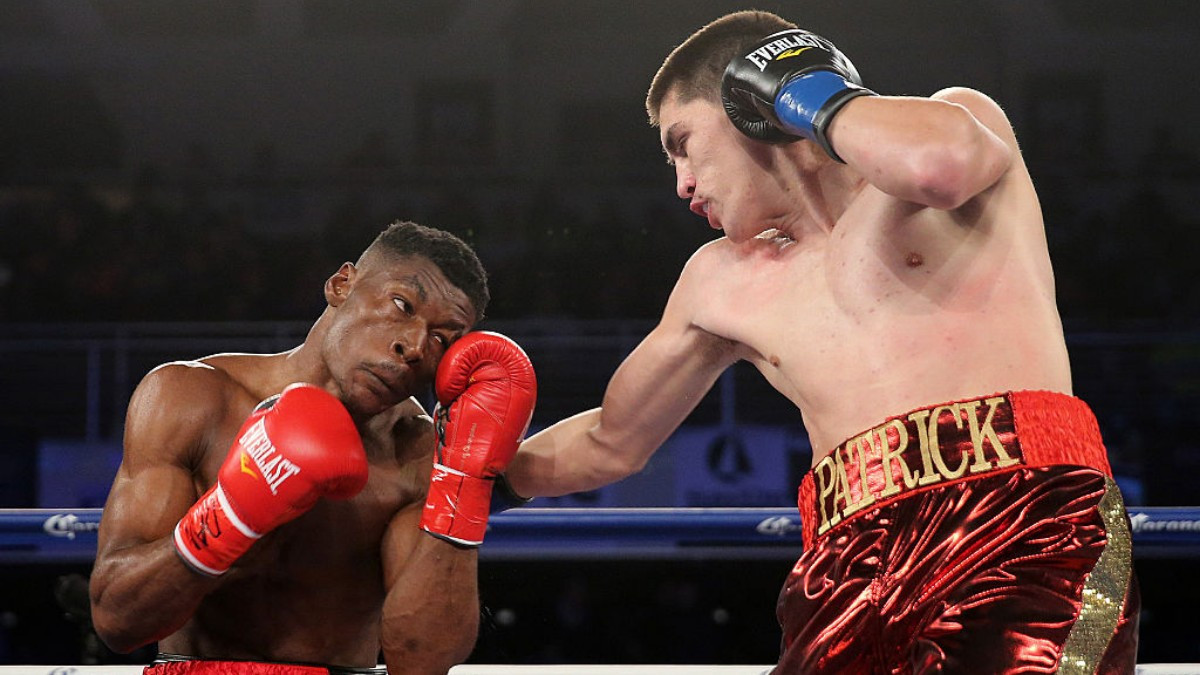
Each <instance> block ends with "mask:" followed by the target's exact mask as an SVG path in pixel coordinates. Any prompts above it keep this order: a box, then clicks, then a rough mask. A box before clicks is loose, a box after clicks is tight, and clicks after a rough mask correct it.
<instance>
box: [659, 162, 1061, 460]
mask: <svg viewBox="0 0 1200 675" xmlns="http://www.w3.org/2000/svg"><path fill="white" fill-rule="evenodd" d="M1027 181H1028V179H1027V177H1026V176H1025V175H1024V173H1023V171H1022V172H1019V173H1018V174H1016V175H1013V176H1010V177H1008V178H1006V179H1005V180H1004V181H1002V183H1001V184H999V185H997V186H996V187H994V188H993V190H992V194H990V195H987V196H986V197H984V198H985V199H989V200H991V201H993V202H1004V203H1003V204H996V203H993V204H991V205H989V207H988V208H987V210H986V211H987V213H988V214H989V216H988V217H985V218H983V219H981V220H979V221H976V222H973V223H968V224H964V223H963V222H961V219H957V218H955V217H954V215H953V214H951V213H947V212H944V211H936V210H932V209H921V210H916V211H915V212H914V210H913V209H905V208H902V207H900V206H899V205H897V204H896V203H895V200H894V199H892V198H890V197H888V196H887V195H885V194H883V193H881V192H879V191H878V190H876V189H874V188H872V187H870V186H867V187H864V188H863V190H862V192H860V193H859V195H858V196H857V197H856V198H855V200H854V202H853V203H852V204H851V206H850V208H848V209H847V210H846V212H845V213H844V214H843V215H842V217H841V218H840V219H839V220H838V221H837V223H836V224H835V225H834V226H833V227H832V228H831V229H822V228H818V227H811V228H808V229H806V230H804V231H801V232H797V233H795V235H794V236H795V237H796V238H795V239H792V238H791V237H789V236H787V235H785V234H783V233H781V232H777V231H772V232H768V233H764V234H763V235H760V236H759V237H756V238H754V239H752V240H750V241H746V242H742V243H741V244H734V243H733V242H732V241H730V240H729V239H721V240H718V241H716V242H713V243H711V244H710V245H708V246H706V247H705V248H704V249H703V250H701V251H700V252H699V253H698V254H697V255H696V256H695V258H694V259H693V260H692V262H691V263H690V264H689V266H688V268H687V271H686V272H685V275H688V276H693V277H695V278H694V279H688V280H685V281H684V282H681V284H680V288H682V289H685V292H687V293H689V294H690V295H692V296H693V297H692V298H690V299H689V300H688V301H687V302H686V303H685V304H686V305H687V306H689V307H692V308H694V310H693V313H692V316H691V322H692V324H693V325H694V327H695V330H699V331H703V332H704V333H707V334H709V335H711V336H712V337H713V338H714V339H725V340H729V341H732V342H734V343H736V346H735V347H733V349H734V351H735V352H736V354H737V356H738V357H740V358H744V359H745V360H747V361H749V362H751V363H753V364H754V365H755V367H757V368H758V370H759V371H760V372H762V374H763V375H764V376H765V377H766V378H767V380H769V381H770V382H771V384H772V385H773V386H774V387H775V388H776V389H778V390H779V391H780V392H781V393H783V394H784V395H785V396H787V397H788V399H790V400H791V401H792V402H793V403H795V404H796V407H797V408H798V409H799V410H800V411H801V413H802V414H803V418H804V425H805V428H806V429H807V431H808V433H809V436H810V440H811V441H812V445H813V448H814V450H815V452H814V462H815V461H819V460H820V458H821V457H822V456H824V454H825V453H827V452H828V451H829V450H831V449H832V448H833V447H835V446H836V445H838V444H839V443H840V442H841V441H843V440H845V439H846V438H848V437H849V436H850V435H852V434H854V433H856V432H859V431H861V430H863V429H866V428H868V427H870V426H871V425H873V424H876V423H878V422H879V421H881V420H883V419H884V418H886V417H887V416H889V415H893V414H897V413H901V412H904V411H907V410H911V409H913V408H916V407H919V406H921V405H927V404H932V403H936V402H941V401H948V400H955V399H961V398H965V397H970V396H975V395H981V394H989V393H993V392H996V391H1002V390H1009V389H1049V390H1054V391H1060V392H1064V393H1070V391H1071V380H1070V367H1069V364H1068V360H1067V352H1066V347H1065V344H1064V341H1063V335H1062V326H1061V323H1060V321H1059V318H1058V313H1057V310H1056V308H1055V304H1054V281H1053V276H1052V273H1051V270H1050V262H1049V257H1048V253H1047V250H1046V241H1045V236H1044V234H1043V230H1042V222H1041V219H1040V216H1038V215H1037V208H1036V202H1033V203H1031V200H1034V199H1035V197H1034V195H1033V192H1032V190H1030V189H1028V186H1027ZM981 210H982V209H981ZM998 218H1003V219H1005V220H1004V222H996V219H998ZM701 298H703V301H701V300H700V299H701Z"/></svg>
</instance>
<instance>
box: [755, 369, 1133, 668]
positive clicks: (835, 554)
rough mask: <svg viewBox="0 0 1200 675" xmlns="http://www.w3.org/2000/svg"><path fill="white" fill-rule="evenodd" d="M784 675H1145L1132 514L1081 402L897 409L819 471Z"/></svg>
mask: <svg viewBox="0 0 1200 675" xmlns="http://www.w3.org/2000/svg"><path fill="white" fill-rule="evenodd" d="M799 506H800V515H801V518H802V524H803V528H804V552H803V554H802V555H801V556H800V559H799V560H798V561H797V562H796V566H795V568H794V569H793V570H792V572H791V574H790V575H789V576H788V579H787V581H786V582H785V583H784V586H783V590H782V591H781V592H780V595H779V605H778V608H777V613H778V617H779V623H780V626H781V627H782V628H783V645H782V653H781V658H780V661H779V665H778V666H777V667H776V668H775V670H774V673H775V674H776V675H785V674H787V675H790V674H792V673H839V674H844V673H897V674H899V673H905V674H906V673H935V672H936V673H1016V672H1020V673H1054V672H1062V673H1132V672H1134V663H1135V660H1136V655H1137V624H1138V610H1139V606H1140V598H1139V595H1138V590H1137V580H1136V577H1135V576H1134V573H1133V566H1132V552H1131V545H1130V537H1129V520H1128V516H1127V514H1126V513H1125V505H1124V503H1123V502H1122V500H1121V495H1120V492H1119V491H1118V490H1117V486H1116V483H1115V482H1114V481H1113V479H1112V471H1111V470H1110V469H1109V466H1108V460H1107V457H1106V455H1105V450H1104V444H1103V442H1102V441H1101V438H1100V429H1099V426H1098V425H1097V423H1096V418H1095V417H1094V416H1093V415H1092V412H1091V410H1090V409H1089V408H1088V406H1087V404H1086V403H1084V402H1083V401H1081V400H1079V399H1077V398H1074V397H1072V396H1067V395H1065V394H1056V393H1050V392H1042V391H1019V392H1011V393H1007V394H997V395H994V396H985V397H981V398H977V399H972V400H965V401H957V402H953V403H944V404H940V405H935V406H930V407H928V408H922V409H920V410H915V411H913V412H910V413H907V414H904V415H898V416H896V417H892V418H890V419H888V420H886V421H885V422H883V423H882V424H880V425H879V426H877V427H874V428H873V429H869V430H867V431H865V432H863V433H861V434H859V435H857V436H855V437H853V438H851V439H849V440H847V441H846V442H845V443H843V444H842V445H840V446H838V447H837V448H836V449H835V450H834V451H833V452H832V453H831V454H830V455H829V456H828V457H826V458H824V459H822V460H821V461H820V462H819V463H818V464H817V465H816V466H815V467H813V469H812V470H811V471H810V472H809V473H808V474H807V475H806V476H805V477H804V480H803V482H802V483H801V485H800V493H799Z"/></svg>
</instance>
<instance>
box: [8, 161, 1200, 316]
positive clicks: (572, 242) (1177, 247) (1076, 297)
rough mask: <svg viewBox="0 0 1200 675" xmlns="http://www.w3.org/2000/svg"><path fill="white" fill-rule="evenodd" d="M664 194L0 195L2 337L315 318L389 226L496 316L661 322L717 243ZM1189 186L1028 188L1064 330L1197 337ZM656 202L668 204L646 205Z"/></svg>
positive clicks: (72, 190)
mask: <svg viewBox="0 0 1200 675" xmlns="http://www.w3.org/2000/svg"><path fill="white" fill-rule="evenodd" d="M1148 161H1149V160H1148ZM1036 176H1037V174H1036V168H1035V177H1036ZM1035 179H1036V178H1035ZM656 180H658V181H660V182H661V185H621V184H615V185H605V186H601V187H597V188H594V189H592V190H591V192H603V193H605V199H606V200H607V201H603V202H600V205H599V206H596V205H595V203H592V204H590V205H589V208H587V209H583V208H579V206H578V205H576V204H573V203H572V194H573V193H572V191H571V189H569V188H571V187H576V186H567V185H560V184H556V183H554V182H552V181H551V182H547V183H545V184H542V185H537V186H525V187H522V186H515V187H512V188H511V191H512V194H514V195H517V196H516V197H515V198H513V199H508V200H505V201H504V202H502V203H500V204H497V203H496V201H497V200H495V199H494V197H491V196H488V193H487V191H486V189H484V190H478V189H474V188H478V187H479V185H480V184H479V183H474V184H471V186H469V187H468V186H466V185H464V183H463V181H461V180H457V179H456V180H448V181H445V182H444V183H440V184H439V183H426V184H425V185H423V186H422V188H421V190H420V193H421V194H422V196H423V198H420V199H413V198H411V195H412V191H411V190H409V191H407V192H406V191H404V190H401V189H395V190H393V191H391V192H389V191H388V190H386V189H385V190H379V189H371V190H367V189H363V187H362V186H361V185H358V184H355V183H354V182H353V181H351V182H349V183H343V184H334V185H311V184H309V185H301V186H300V187H299V188H296V187H293V188H291V189H290V191H289V192H288V193H287V194H290V195H295V194H297V193H301V194H302V193H303V191H304V190H305V189H306V188H308V189H311V190H312V191H314V192H318V191H319V192H320V193H321V194H323V195H327V196H328V201H329V202H330V203H329V204H328V205H327V206H314V205H312V204H313V203H314V200H309V205H308V206H305V202H304V200H302V199H295V198H291V199H289V198H283V199H281V198H279V197H277V196H273V195H275V194H276V193H277V190H276V191H273V189H272V188H270V187H262V186H258V187H256V186H255V185H249V186H246V185H240V186H238V187H237V189H236V190H232V191H231V190H230V189H229V186H225V185H221V184H214V182H213V181H212V180H208V179H192V180H187V179H186V178H185V179H183V180H181V179H179V177H178V176H175V177H173V179H172V180H170V181H165V180H163V179H162V177H161V172H160V171H158V170H156V169H153V168H146V169H144V170H143V171H142V172H140V174H139V175H138V176H137V177H136V178H135V179H131V180H130V181H128V183H127V184H120V183H118V184H112V183H108V184H105V185H104V186H103V187H99V186H96V185H88V184H86V183H84V182H80V181H74V182H67V183H43V184H38V185H33V186H29V185H10V186H7V187H5V186H2V185H0V321H21V322H73V321H178V320H189V321H225V320H309V319H313V318H315V317H316V315H317V314H318V313H319V311H320V308H321V306H322V302H323V301H322V298H321V294H320V289H321V284H322V283H323V281H324V279H326V278H327V277H328V276H329V275H330V274H331V273H332V272H333V271H334V270H336V269H337V266H338V265H339V264H340V263H341V262H343V261H345V260H353V259H354V257H355V256H356V255H357V254H358V252H360V251H361V250H362V249H363V248H364V247H365V246H366V245H367V244H368V243H369V242H370V240H371V238H372V237H373V236H374V234H375V233H377V232H378V231H379V230H380V229H382V228H383V227H384V226H386V225H387V224H388V222H390V221H391V220H396V219H407V220H416V221H417V222H421V223H423V224H427V225H432V226H436V227H440V228H443V229H447V230H450V231H452V232H454V233H456V234H458V235H459V236H461V237H463V238H464V239H466V240H467V241H468V242H470V243H471V244H472V245H474V246H475V247H476V249H477V251H478V252H479V255H480V257H481V259H482V260H483V262H484V264H485V266H486V267H487V268H488V271H489V274H490V276H491V280H492V285H493V297H494V305H493V307H492V309H491V311H490V312H489V315H490V316H492V317H496V318H503V319H524V318H535V317H570V318H587V319H610V318H622V319H624V318H653V317H655V316H657V315H658V313H659V312H660V311H661V309H662V305H663V302H665V299H666V296H667V294H668V293H669V292H670V289H671V286H672V284H673V282H674V279H675V278H676V275H677V274H678V271H679V270H680V268H681V267H682V265H683V263H684V262H685V261H686V259H687V257H688V256H689V255H690V254H691V252H692V251H694V250H695V248H696V247H697V246H699V245H700V244H702V243H703V242H704V241H706V240H708V239H711V238H713V237H714V236H715V233H714V232H712V231H711V230H709V229H708V227H707V224H706V223H704V221H702V220H700V219H699V218H696V217H695V216H694V215H692V214H691V213H689V212H688V211H687V209H686V207H685V205H684V204H683V203H681V202H680V203H673V201H675V200H674V197H672V196H671V194H670V189H671V183H670V176H669V174H664V175H663V176H662V177H661V178H656ZM1197 181H1200V172H1197V175H1196V176H1192V177H1190V178H1187V177H1185V178H1184V179H1182V180H1181V179H1178V178H1171V177H1169V176H1167V177H1162V176H1155V175H1154V173H1153V172H1148V173H1146V174H1143V175H1141V176H1139V178H1138V179H1137V182H1136V183H1135V184H1134V185H1133V186H1132V187H1130V186H1129V185H1128V183H1127V182H1125V183H1122V188H1121V190H1120V191H1119V196H1117V197H1116V201H1115V202H1114V206H1113V207H1111V208H1097V206H1096V204H1094V203H1089V197H1088V195H1089V194H1097V193H1103V194H1106V195H1108V196H1107V197H1106V198H1108V199H1110V200H1111V192H1110V191H1109V190H1108V188H1107V187H1106V186H1108V185H1111V184H1113V181H1112V179H1111V178H1104V177H1100V178H1096V179H1095V180H1093V181H1092V182H1090V183H1089V182H1088V179H1087V178H1080V177H1078V176H1072V177H1070V178H1069V179H1065V180H1064V179H1059V178H1057V177H1056V176H1055V175H1054V174H1048V176H1047V177H1046V178H1044V179H1040V180H1038V182H1039V189H1040V193H1041V198H1042V201H1043V207H1044V210H1045V214H1046V221H1047V234H1048V237H1049V239H1050V247H1051V254H1052V257H1053V259H1054V264H1055V268H1056V278H1057V282H1058V293H1059V302H1060V307H1061V309H1062V313H1063V316H1064V318H1065V319H1066V320H1067V322H1068V325H1071V323H1072V322H1075V323H1083V324H1085V325H1088V326H1100V327H1107V328H1110V329H1111V328H1120V327H1121V326H1123V325H1125V324H1126V322H1145V321H1151V322H1157V323H1160V324H1161V325H1164V326H1180V325H1185V326H1191V327H1194V326H1195V325H1196V321H1195V320H1196V317H1197V316H1198V314H1200V312H1198V311H1197V310H1198V309H1200V294H1196V293H1193V292H1190V290H1191V289H1193V288H1194V282H1193V278H1192V272H1191V269H1192V267H1191V261H1190V258H1191V257H1192V255H1193V254H1194V252H1195V251H1196V250H1200V227H1198V226H1200V213H1198V212H1195V211H1192V212H1190V213H1189V212H1187V211H1186V210H1184V209H1181V208H1179V206H1178V205H1177V202H1178V201H1179V200H1178V199H1176V198H1175V197H1174V196H1175V195H1177V194H1178V193H1180V192H1186V188H1187V186H1188V185H1189V184H1195V183H1196V182H1197ZM645 182H647V183H648V182H650V181H645ZM483 185H484V186H485V188H486V181H484V182H483ZM655 187H657V188H658V189H659V190H660V194H662V195H663V197H662V199H647V198H646V197H645V196H644V195H645V194H646V193H647V192H648V190H652V189H653V188H655ZM505 189H508V188H505V187H502V186H501V187H492V188H491V190H492V192H493V193H494V192H495V191H496V190H505ZM626 192H628V193H630V194H631V195H635V196H636V197H635V198H630V197H629V196H627V195H626V194H624V193H626ZM230 194H233V195H235V197H234V198H230V197H229V195H230ZM380 195H384V196H383V197H381V196H380ZM218 196H219V198H218ZM305 209H307V211H306V210H305ZM266 219H269V220H270V221H271V223H270V225H271V226H270V227H264V226H263V221H264V220H266ZM289 219H294V220H295V221H296V226H295V227H294V228H291V229H289V227H288V222H287V221H288V220H289ZM314 221H315V225H314V224H313V223H314ZM302 223H303V224H302Z"/></svg>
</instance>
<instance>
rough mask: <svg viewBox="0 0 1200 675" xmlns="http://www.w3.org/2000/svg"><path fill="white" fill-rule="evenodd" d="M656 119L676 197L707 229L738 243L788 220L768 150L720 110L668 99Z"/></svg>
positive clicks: (706, 103) (703, 102) (705, 104)
mask: <svg viewBox="0 0 1200 675" xmlns="http://www.w3.org/2000/svg"><path fill="white" fill-rule="evenodd" d="M658 116H659V122H660V128H661V138H662V144H663V150H664V151H666V153H667V158H668V160H669V161H670V162H671V163H673V164H674V165H675V177H676V194H678V195H679V197H680V198H682V199H687V200H689V206H690V208H691V210H692V211H693V212H694V213H696V214H697V215H699V216H700V217H702V218H705V219H707V220H708V224H709V226H710V227H713V228H714V229H719V230H723V231H724V232H725V236H727V237H729V238H730V239H732V240H733V241H736V242H740V241H745V240H747V239H750V238H751V237H754V236H755V235H757V234H760V233H762V232H763V231H765V230H768V229H770V228H772V227H777V226H778V220H779V219H781V218H785V217H786V216H787V213H788V209H786V208H784V206H783V203H782V200H781V199H780V198H779V197H780V195H779V188H780V186H781V184H782V183H781V180H780V178H779V177H778V176H777V175H775V173H776V172H777V167H775V166H774V162H775V157H776V153H774V152H772V146H770V145H768V144H766V143H760V142H758V141H754V140H752V139H750V138H748V137H746V136H745V135H744V134H742V133H741V132H739V131H738V130H737V128H735V127H734V126H733V124H732V123H731V122H730V121H729V119H728V118H727V117H726V115H725V110H724V109H723V108H721V106H720V105H718V104H717V103H715V102H713V101H709V100H706V99H696V100H692V101H688V102H686V103H684V102H680V100H679V99H678V98H677V97H675V96H668V97H667V99H666V100H665V101H664V102H663V104H662V107H661V108H660V109H659V115H658Z"/></svg>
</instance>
